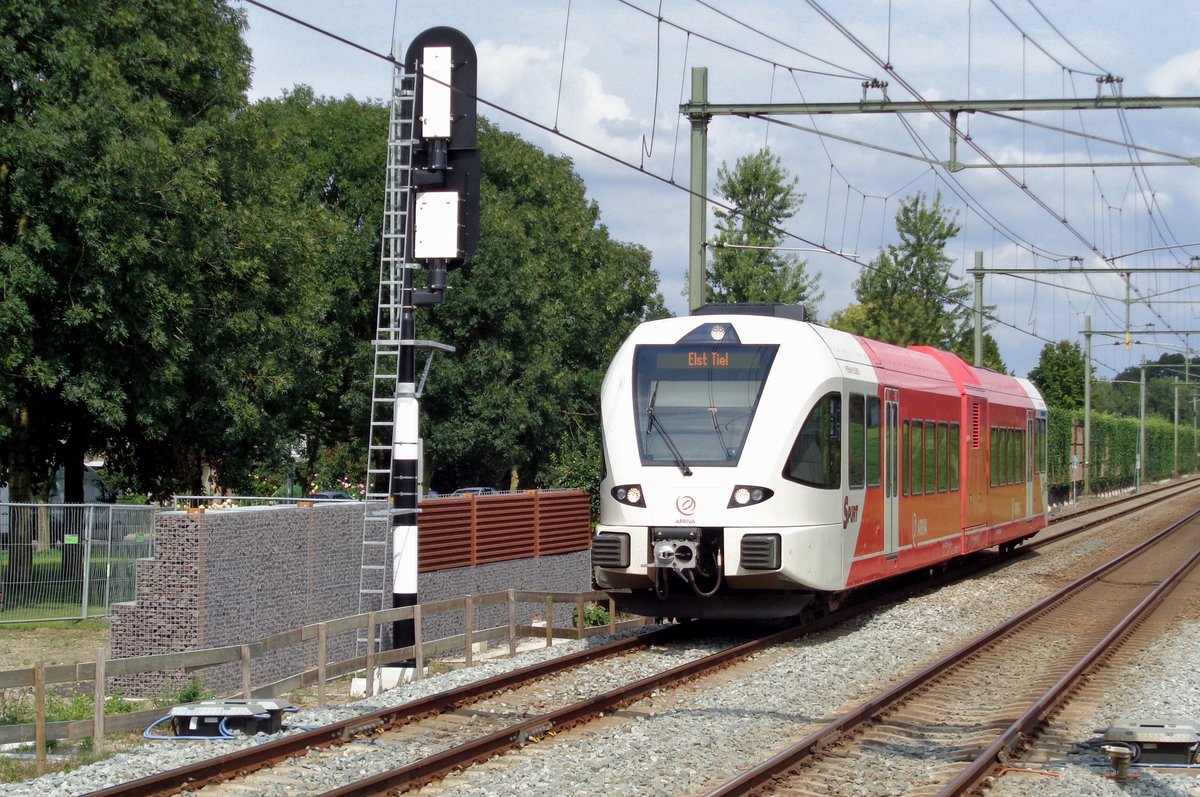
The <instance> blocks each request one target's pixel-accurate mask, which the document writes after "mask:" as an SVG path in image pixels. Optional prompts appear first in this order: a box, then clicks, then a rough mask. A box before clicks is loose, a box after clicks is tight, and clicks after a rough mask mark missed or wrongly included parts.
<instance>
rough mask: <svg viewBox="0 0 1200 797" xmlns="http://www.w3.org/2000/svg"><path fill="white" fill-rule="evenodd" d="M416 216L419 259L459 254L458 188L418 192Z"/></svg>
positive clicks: (415, 240)
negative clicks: (455, 189) (454, 189)
mask: <svg viewBox="0 0 1200 797" xmlns="http://www.w3.org/2000/svg"><path fill="white" fill-rule="evenodd" d="M416 211H417V212H416V216H415V218H414V219H413V256H414V257H416V258H417V259H418V260H425V259H434V258H441V259H445V260H453V259H455V258H457V257H458V192H457V191H422V192H421V193H419V194H417V205H416Z"/></svg>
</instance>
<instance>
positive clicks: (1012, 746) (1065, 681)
mask: <svg viewBox="0 0 1200 797" xmlns="http://www.w3.org/2000/svg"><path fill="white" fill-rule="evenodd" d="M1198 514H1200V513H1198ZM1195 517H1196V515H1192V516H1191V517H1190V518H1187V519H1185V520H1183V521H1180V523H1179V524H1177V525H1176V526H1173V527H1172V528H1171V529H1170V530H1171V531H1173V530H1174V529H1175V528H1178V527H1179V526H1180V525H1183V524H1184V523H1186V522H1188V521H1190V520H1192V519H1193V518H1195ZM1197 563H1200V550H1198V551H1196V552H1195V553H1193V554H1192V556H1191V557H1190V558H1189V559H1188V560H1187V561H1186V562H1184V563H1183V564H1181V565H1180V566H1179V567H1177V568H1176V569H1175V570H1174V572H1172V573H1171V575H1169V576H1167V577H1166V578H1165V579H1163V581H1162V582H1161V583H1160V584H1159V585H1158V586H1157V587H1155V588H1154V589H1153V590H1152V591H1151V592H1150V594H1148V595H1147V596H1146V597H1145V598H1143V599H1142V600H1141V602H1139V603H1138V605H1137V606H1135V607H1134V608H1133V609H1132V610H1131V611H1130V612H1129V614H1127V615H1125V617H1124V618H1123V619H1122V620H1121V621H1120V622H1119V623H1118V624H1117V625H1116V626H1115V627H1114V628H1113V630H1112V631H1110V632H1109V633H1108V634H1107V635H1105V637H1104V639H1102V640H1100V642H1098V643H1097V644H1096V646H1095V647H1093V648H1092V649H1091V650H1090V651H1088V652H1087V654H1085V655H1084V657H1083V658H1082V659H1080V660H1079V663H1078V664H1076V665H1075V666H1074V667H1072V668H1071V669H1070V670H1068V671H1067V672H1066V673H1065V674H1064V675H1063V676H1062V678H1060V679H1059V680H1058V682H1057V683H1056V684H1054V686H1052V687H1051V688H1050V689H1048V690H1047V691H1046V693H1045V694H1044V695H1042V696H1041V697H1040V698H1038V699H1037V700H1036V701H1034V702H1033V704H1032V705H1030V707H1029V709H1028V710H1027V711H1026V712H1025V713H1024V714H1023V715H1021V717H1020V718H1019V719H1017V720H1016V721H1015V722H1013V724H1012V725H1010V726H1009V727H1008V728H1007V729H1005V731H1004V732H1003V733H1002V734H1001V735H1000V736H999V737H998V738H997V739H996V741H995V742H993V743H992V744H990V745H989V746H988V747H987V749H985V750H984V751H983V752H982V753H980V754H979V756H977V757H976V759H975V760H974V761H972V762H971V763H970V764H969V765H968V766H967V768H966V769H964V770H963V771H962V772H960V773H959V774H958V775H957V776H956V777H955V778H954V779H953V780H951V781H950V783H948V784H946V786H945V787H944V788H943V789H942V790H941V791H939V792H938V794H937V797H959V795H963V794H966V793H967V792H968V791H971V790H972V789H974V788H976V787H977V786H978V785H979V784H980V782H981V781H982V780H983V779H984V778H986V777H988V776H989V775H990V774H991V773H992V772H993V771H994V770H995V769H996V768H997V767H998V766H1001V757H1002V756H1005V755H1011V754H1012V753H1014V752H1016V750H1017V748H1018V747H1019V746H1020V745H1021V743H1022V741H1023V740H1024V739H1026V738H1028V737H1029V736H1031V735H1033V733H1034V732H1035V730H1036V728H1037V727H1038V725H1040V724H1041V723H1042V721H1043V720H1044V719H1045V718H1046V716H1047V715H1049V714H1050V713H1051V712H1053V711H1054V710H1055V709H1056V708H1058V707H1059V705H1061V704H1062V703H1063V702H1064V700H1065V699H1066V697H1067V692H1068V690H1069V689H1070V688H1071V687H1072V686H1073V685H1074V684H1075V683H1076V682H1077V681H1078V680H1079V678H1080V677H1081V676H1082V675H1083V674H1084V673H1085V672H1087V671H1088V670H1089V669H1091V668H1092V666H1093V665H1094V664H1095V663H1096V662H1097V661H1098V660H1099V659H1100V657H1101V656H1104V655H1105V654H1107V653H1110V652H1111V651H1112V650H1113V649H1114V648H1116V647H1117V646H1118V645H1119V644H1120V642H1121V641H1122V640H1123V639H1124V638H1126V635H1127V632H1128V631H1129V630H1130V628H1132V627H1133V626H1134V625H1135V624H1138V623H1140V622H1141V621H1142V620H1144V619H1145V618H1146V617H1148V616H1149V615H1150V614H1151V612H1153V610H1154V608H1155V607H1156V606H1157V605H1158V604H1159V603H1161V602H1162V600H1163V599H1164V598H1165V597H1166V595H1167V593H1169V592H1170V591H1171V590H1173V589H1175V587H1176V586H1178V585H1179V582H1180V581H1182V580H1183V578H1184V576H1186V575H1187V574H1188V573H1189V572H1191V571H1192V570H1193V569H1194V568H1195V567H1196V565H1197Z"/></svg>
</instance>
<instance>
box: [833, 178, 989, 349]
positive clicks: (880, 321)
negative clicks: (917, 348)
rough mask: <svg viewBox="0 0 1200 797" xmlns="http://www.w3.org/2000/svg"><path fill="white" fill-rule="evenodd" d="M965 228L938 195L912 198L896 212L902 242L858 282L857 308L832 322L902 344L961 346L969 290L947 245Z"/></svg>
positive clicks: (967, 318) (890, 248) (881, 256)
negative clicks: (930, 200) (929, 198)
mask: <svg viewBox="0 0 1200 797" xmlns="http://www.w3.org/2000/svg"><path fill="white" fill-rule="evenodd" d="M960 229H961V228H960V227H959V225H958V224H957V223H956V222H954V221H953V220H952V219H951V218H950V217H949V215H948V212H947V210H946V208H944V207H943V206H942V204H941V195H940V194H939V195H938V196H937V197H936V198H935V199H934V202H933V204H932V205H930V204H928V203H927V202H926V200H925V196H924V195H923V194H917V195H916V196H913V197H909V198H908V199H907V200H905V201H903V202H902V203H901V205H900V209H899V210H898V211H897V213H896V231H897V232H898V233H899V234H900V243H898V244H890V245H889V246H888V247H887V250H886V251H883V252H880V253H879V255H878V256H877V257H876V258H875V259H874V260H872V261H871V263H870V265H869V266H868V267H867V268H866V269H865V270H864V271H863V272H862V274H861V275H860V276H859V277H858V279H856V280H855V281H854V295H855V298H856V299H857V300H858V305H857V306H853V305H852V306H851V307H848V308H845V309H844V310H839V311H838V312H835V313H834V314H833V316H832V317H831V318H830V321H829V323H830V325H831V326H833V327H836V328H838V329H843V330H845V331H847V332H852V333H854V334H856V335H863V336H864V337H868V338H874V339H876V340H882V341H886V342H888V343H895V344H897V345H900V346H912V345H927V346H936V347H938V348H942V349H948V350H953V349H956V348H958V346H957V342H958V340H959V339H960V337H961V336H962V335H963V334H965V333H966V331H967V330H968V329H970V326H969V325H970V324H971V323H972V310H971V308H970V306H969V305H968V303H967V302H968V300H969V297H970V288H968V287H967V286H966V285H962V284H960V283H959V279H958V277H957V276H956V275H954V274H953V273H952V272H951V270H950V268H951V266H952V265H953V262H954V261H953V260H951V259H950V257H948V256H947V255H946V251H945V250H946V244H947V243H948V242H949V241H950V239H951V238H953V237H954V236H956V235H958V232H959V230H960Z"/></svg>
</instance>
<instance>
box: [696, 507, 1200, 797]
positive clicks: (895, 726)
mask: <svg viewBox="0 0 1200 797" xmlns="http://www.w3.org/2000/svg"><path fill="white" fill-rule="evenodd" d="M1198 517H1200V512H1196V513H1193V514H1192V515H1189V516H1188V517H1187V518H1185V519H1184V520H1182V521H1180V522H1178V523H1176V524H1173V525H1172V526H1171V527H1169V528H1167V529H1165V530H1164V531H1162V532H1161V533H1159V534H1158V535H1155V536H1154V537H1153V538H1151V539H1150V540H1148V541H1147V542H1146V543H1145V544H1143V545H1141V546H1138V547H1137V548H1135V549H1133V550H1131V551H1129V552H1127V553H1125V554H1122V555H1121V556H1120V557H1117V558H1116V559H1114V560H1112V561H1111V562H1110V563H1107V564H1105V565H1103V566H1101V567H1100V568H1097V569H1096V570H1094V571H1092V572H1091V573H1088V574H1087V575H1085V576H1084V577H1082V578H1081V579H1079V580H1078V581H1077V582H1075V583H1073V584H1071V585H1069V586H1067V587H1065V588H1063V589H1062V590H1060V591H1058V592H1056V593H1054V594H1053V595H1051V596H1050V597H1048V598H1046V599H1045V600H1043V601H1041V602H1039V603H1038V604H1036V605H1034V606H1033V607H1031V608H1030V609H1028V610H1026V611H1025V612H1022V613H1021V614H1019V615H1017V616H1015V617H1013V618H1011V619H1010V620H1009V621H1007V622H1005V623H1003V624H1001V625H1000V626H997V627H996V628H995V629H994V630H993V631H991V632H989V633H988V634H986V635H984V636H982V637H980V638H978V639H975V640H972V641H971V642H970V643H969V644H967V645H964V646H962V647H960V648H959V649H957V650H955V651H953V652H952V653H950V654H949V655H947V656H945V657H943V658H942V659H940V660H939V661H937V662H935V663H934V664H932V665H930V666H929V667H926V668H924V669H922V670H921V671H919V672H917V673H915V674H913V675H912V676H910V677H909V678H907V679H905V680H904V681H903V682H901V683H899V684H897V685H896V686H895V687H893V688H892V689H890V690H888V691H887V692H885V693H883V694H881V695H878V696H875V697H873V698H872V699H870V700H868V701H866V702H865V703H863V704H861V705H860V706H858V707H856V708H855V709H853V710H851V711H849V712H847V713H845V714H844V715H842V716H841V717H839V718H838V719H837V720H835V721H834V722H831V723H829V724H827V725H825V726H823V727H821V728H819V729H817V730H816V731H814V732H813V733H811V734H809V735H808V736H807V737H805V738H804V739H803V740H801V741H800V742H798V743H797V744H795V745H792V746H791V747H789V748H787V749H786V750H784V751H783V752H781V753H778V754H777V755H775V756H773V757H772V758H771V759H769V760H768V761H766V762H764V763H763V764H761V765H759V766H758V767H755V768H754V769H752V770H749V771H747V772H746V773H743V774H742V775H740V776H739V777H737V778H734V779H733V780H731V781H729V782H727V783H725V784H724V785H722V786H721V787H719V788H717V789H715V790H713V791H711V792H709V794H708V797H733V795H749V794H780V795H809V794H827V793H832V789H833V787H834V786H835V785H842V784H853V786H854V787H855V788H857V789H858V791H857V792H855V793H863V794H866V793H878V794H885V793H888V794H899V793H906V794H914V795H916V794H920V795H937V796H938V797H949V796H950V795H961V794H966V793H969V792H970V791H971V790H972V789H974V788H976V787H977V786H979V785H980V783H981V782H982V781H983V780H984V779H985V778H987V777H989V776H990V775H991V774H992V773H993V772H994V771H995V770H997V769H998V768H1000V767H1001V766H1002V758H1004V757H1007V756H1011V755H1012V754H1013V752H1014V751H1015V750H1016V749H1018V748H1019V747H1021V746H1023V745H1025V744H1026V743H1027V741H1028V739H1029V737H1030V736H1032V735H1033V734H1034V733H1035V732H1036V730H1037V728H1038V727H1039V726H1040V724H1041V723H1042V722H1043V721H1044V720H1045V719H1046V717H1047V716H1049V715H1050V714H1051V712H1053V711H1055V710H1056V709H1058V708H1059V707H1060V704H1061V702H1062V701H1063V700H1065V699H1066V698H1067V697H1068V696H1069V692H1070V690H1071V689H1072V688H1073V687H1074V686H1075V684H1076V683H1077V682H1078V681H1079V680H1080V678H1081V677H1082V676H1083V674H1084V673H1086V672H1089V671H1090V670H1091V668H1093V667H1095V666H1097V665H1098V664H1100V663H1102V661H1103V659H1104V658H1105V657H1106V656H1108V655H1111V653H1112V649H1113V647H1114V646H1115V645H1118V644H1119V643H1120V642H1121V641H1122V639H1123V636H1124V635H1125V633H1126V632H1127V631H1128V630H1129V629H1130V628H1131V627H1132V626H1133V625H1134V624H1135V623H1140V622H1142V621H1143V620H1144V618H1145V616H1146V615H1147V614H1148V613H1150V612H1151V611H1153V609H1154V607H1155V605H1156V604H1157V603H1158V602H1159V601H1160V600H1162V598H1163V595H1164V594H1165V593H1166V592H1167V591H1169V590H1170V589H1172V588H1174V586H1175V585H1176V584H1177V583H1179V582H1180V581H1181V580H1182V579H1183V578H1184V577H1185V576H1187V575H1188V574H1189V573H1190V572H1191V571H1192V569H1193V568H1194V567H1195V565H1196V563H1197V561H1198V560H1200V521H1197V518H1198ZM1181 562H1182V564H1180V563H1181ZM897 761H902V762H904V764H906V765H907V766H906V767H905V768H904V770H903V771H902V772H901V773H900V775H899V776H900V777H901V778H903V779H905V780H906V781H907V782H906V783H905V782H897V772H896V769H897V765H896V762H897ZM873 788H877V789H879V791H872V789H873Z"/></svg>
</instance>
